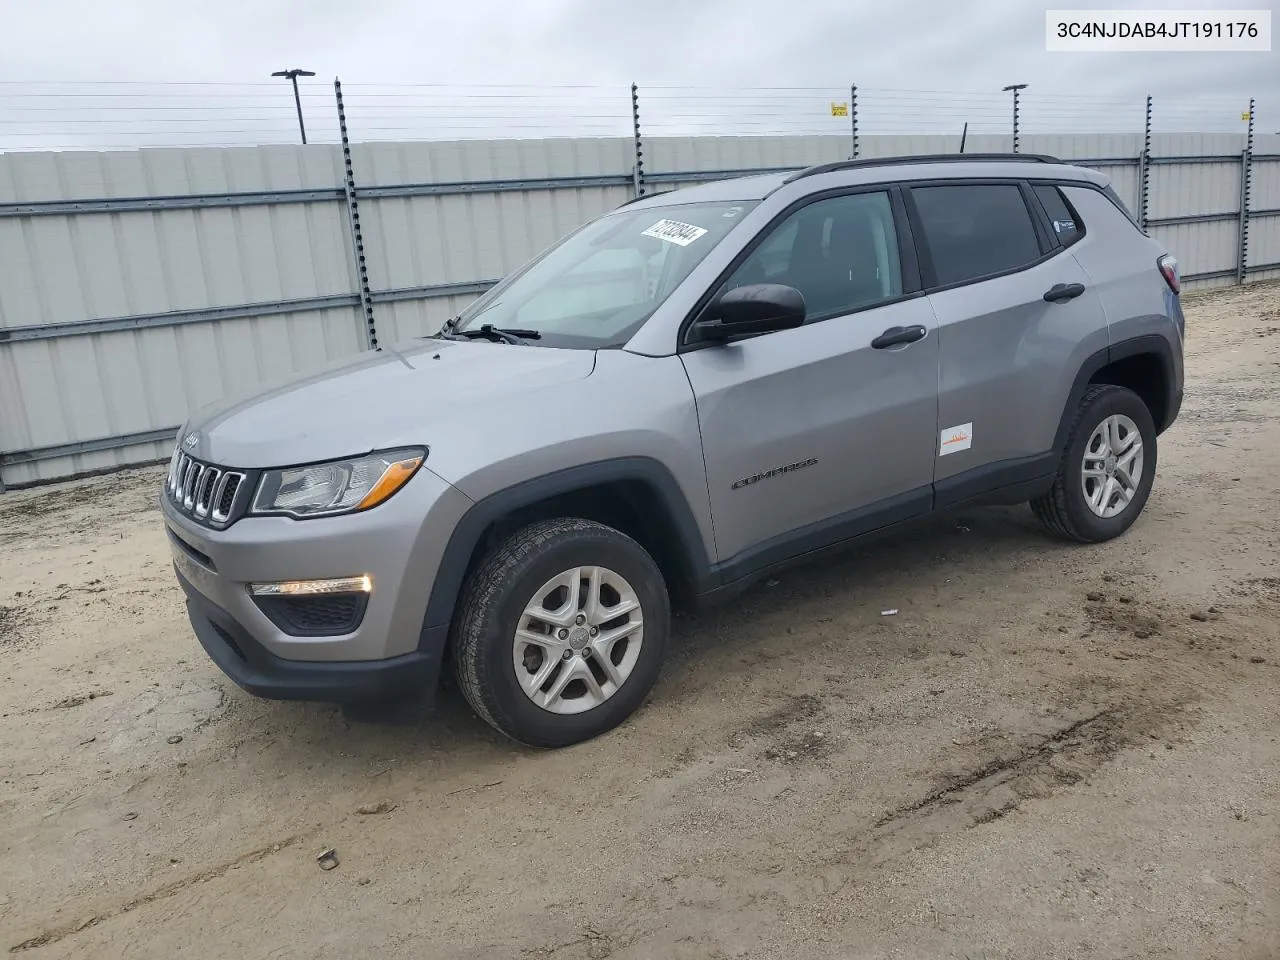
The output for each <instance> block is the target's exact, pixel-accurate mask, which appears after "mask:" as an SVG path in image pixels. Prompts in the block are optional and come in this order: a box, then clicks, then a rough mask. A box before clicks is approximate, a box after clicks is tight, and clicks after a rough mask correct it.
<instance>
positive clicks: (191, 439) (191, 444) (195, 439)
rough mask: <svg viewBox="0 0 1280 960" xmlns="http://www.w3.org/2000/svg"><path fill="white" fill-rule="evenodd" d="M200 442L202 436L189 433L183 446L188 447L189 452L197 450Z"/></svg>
mask: <svg viewBox="0 0 1280 960" xmlns="http://www.w3.org/2000/svg"><path fill="white" fill-rule="evenodd" d="M199 442H200V434H199V433H196V432H195V431H192V432H191V433H188V434H187V435H186V437H184V438H183V441H182V445H183V446H184V447H186V448H187V449H188V450H194V449H195V448H196V445H197V444H198V443H199Z"/></svg>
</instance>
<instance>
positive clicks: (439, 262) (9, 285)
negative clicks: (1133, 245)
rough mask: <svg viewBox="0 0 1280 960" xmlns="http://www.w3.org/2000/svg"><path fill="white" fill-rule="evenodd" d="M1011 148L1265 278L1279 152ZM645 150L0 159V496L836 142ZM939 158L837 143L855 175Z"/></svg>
mask: <svg viewBox="0 0 1280 960" xmlns="http://www.w3.org/2000/svg"><path fill="white" fill-rule="evenodd" d="M1020 146H1021V149H1022V150H1024V151H1026V152H1043V153H1051V154H1054V155H1057V156H1061V157H1064V158H1070V159H1075V160H1077V161H1078V162H1082V163H1084V165H1086V166H1093V167H1096V168H1098V169H1100V170H1102V171H1103V172H1104V173H1106V174H1107V175H1108V176H1110V177H1111V178H1112V181H1113V183H1114V184H1115V186H1116V189H1117V191H1118V192H1119V193H1120V195H1121V196H1122V197H1123V198H1124V200H1125V201H1126V203H1128V204H1129V206H1130V209H1131V210H1133V211H1134V212H1135V213H1137V214H1139V215H1140V216H1143V215H1144V216H1145V218H1146V223H1147V227H1148V229H1149V230H1150V231H1151V233H1152V234H1153V235H1154V236H1156V237H1157V238H1158V239H1160V240H1161V241H1163V242H1164V243H1166V244H1167V245H1168V246H1169V248H1170V249H1171V250H1173V251H1174V252H1175V254H1176V255H1177V256H1178V258H1179V260H1180V262H1181V264H1182V267H1183V270H1184V272H1185V273H1186V274H1187V275H1188V278H1189V279H1190V280H1191V285H1195V284H1196V283H1200V284H1207V283H1237V282H1241V281H1243V280H1246V279H1257V278H1263V277H1272V276H1280V137H1260V138H1258V142H1257V143H1256V144H1255V145H1254V148H1253V150H1252V151H1249V150H1247V149H1246V147H1247V144H1246V139H1245V137H1243V136H1240V135H1234V134H1206V135H1196V136H1193V135H1156V136H1154V137H1153V138H1152V139H1151V141H1150V143H1149V144H1147V145H1144V138H1143V137H1142V136H1139V135H1123V134H1122V135H1106V136H1025V135H1024V136H1023V137H1022V138H1021V141H1020ZM1144 146H1145V147H1146V148H1145V149H1144ZM1008 147H1009V138H1008V137H999V136H990V135H988V136H975V137H970V138H969V143H968V145H967V146H966V150H968V151H973V152H978V151H983V150H996V151H998V150H1007V149H1008ZM643 148H644V152H643V158H644V159H643V166H642V167H640V166H638V165H637V164H636V150H637V144H636V143H635V142H634V141H633V140H632V139H628V138H607V139H549V140H504V141H457V142H435V143H432V142H415V143H400V144H396V143H365V144H354V145H351V146H350V147H349V152H348V153H345V154H344V149H345V147H344V146H343V145H333V144H315V145H310V146H263V147H243V148H226V149H210V148H204V149H201V148H194V149H150V150H141V151H121V152H95V153H13V154H3V155H0V489H3V486H4V485H8V486H10V487H13V486H22V485H26V484H30V483H36V482H40V481H43V480H50V479H56V478H62V477H67V476H73V475H76V474H81V473H86V472H92V471H96V470H103V469H110V468H113V467H117V466H121V465H126V464H134V463H143V462H149V461H154V460H157V459H160V458H163V457H165V456H167V455H168V450H169V447H170V444H171V443H172V441H173V436H174V432H175V431H176V429H177V428H178V425H180V424H181V423H182V421H183V420H184V419H185V418H186V416H187V415H188V413H189V412H191V411H192V410H194V409H195V408H197V407H199V406H200V405H202V404H204V403H206V402H209V401H213V400H216V399H219V398H221V397H224V396H228V395H232V394H236V393H240V392H245V391H251V390H254V389H257V388H259V387H260V386H262V385H264V384H266V383H269V382H271V381H273V380H276V379H278V378H280V377H281V376H284V375H287V374H290V373H292V372H294V371H298V370H302V369H305V368H308V367H313V366H316V365H318V364H322V363H325V362H327V361H330V360H334V359H337V358H340V357H344V356H347V355H350V354H352V353H355V352H358V351H361V350H365V349H368V348H369V347H370V346H371V345H372V344H371V338H373V337H376V341H379V342H381V343H392V342H395V341H397V340H401V339H405V338H410V337H415V336H421V335H423V334H427V333H431V332H433V331H435V330H436V329H438V328H439V326H440V324H441V323H442V322H443V321H444V319H446V318H447V317H449V316H452V315H453V314H455V313H457V312H458V310H459V309H460V308H461V307H462V306H464V305H465V303H466V302H467V301H468V300H469V299H471V298H473V297H474V296H475V295H477V294H478V293H480V292H482V291H483V290H484V289H485V288H486V287H487V286H489V285H490V284H491V283H492V282H494V280H496V279H497V278H498V277H500V276H502V275H503V274H505V273H506V272H508V271H510V270H512V269H514V268H515V267H517V266H519V265H520V264H521V263H522V262H524V261H525V260H527V259H528V258H529V257H530V256H532V255H534V254H536V253H537V252H538V251H540V250H542V249H544V248H545V247H546V246H548V245H549V244H551V243H553V242H554V241H555V240H556V239H557V238H559V237H560V236H562V235H563V234H565V233H566V232H568V231H569V230H571V229H572V228H574V227H576V226H577V225H579V224H581V223H582V222H584V221H585V220H587V219H589V218H591V217H594V216H596V215H598V214H600V213H602V212H605V211H607V210H609V209H611V208H613V207H616V206H617V205H619V204H621V203H622V202H624V201H625V200H627V199H629V198H630V197H632V196H633V195H634V193H635V191H636V190H637V189H638V188H642V189H644V190H646V191H648V192H653V191H654V190H666V189H672V188H674V187H678V186H682V185H686V184H690V183H696V182H701V181H706V180H710V179H719V178H723V177H728V176H734V175H738V174H742V173H748V172H760V171H766V170H777V169H788V168H795V167H800V166H804V165H807V164H811V163H820V162H824V161H829V160H839V159H844V158H846V157H848V156H849V153H850V142H849V138H847V137H837V136H797V137H775V136H769V137H690V138H663V139H654V140H646V141H645V142H644V145H643ZM955 150H956V139H955V138H954V137H941V136H917V137H913V136H864V137H861V138H860V140H859V141H858V152H859V155H860V156H867V157H871V156H890V155H898V154H906V153H939V152H954V151H955ZM348 158H349V163H348ZM1246 202H1247V212H1245V211H1246ZM353 221H354V222H356V223H358V224H359V228H360V229H359V231H358V235H359V236H360V238H361V243H360V245H359V249H357V244H356V242H355V240H354V239H353V238H354V237H355V236H356V235H357V234H356V233H355V232H354V231H353Z"/></svg>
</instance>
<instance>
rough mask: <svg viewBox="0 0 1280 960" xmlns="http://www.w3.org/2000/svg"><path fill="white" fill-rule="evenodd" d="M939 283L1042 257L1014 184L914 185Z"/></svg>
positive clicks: (1028, 213) (1014, 266)
mask: <svg viewBox="0 0 1280 960" xmlns="http://www.w3.org/2000/svg"><path fill="white" fill-rule="evenodd" d="M911 195H912V197H913V198H914V200H915V204H916V210H917V211H919V214H920V226H921V228H922V229H923V231H924V237H925V241H926V242H927V243H928V245H929V253H930V255H931V256H932V258H933V269H934V273H935V275H936V278H937V283H938V285H939V286H947V285H949V284H953V283H964V282H966V281H969V280H977V279H980V278H982V277H989V276H992V275H993V274H997V273H1005V272H1007V271H1010V270H1016V269H1018V268H1019V267H1024V266H1026V265H1027V264H1029V263H1033V262H1035V261H1036V260H1038V259H1040V256H1041V251H1040V241H1039V239H1038V238H1037V237H1036V229H1035V226H1034V225H1033V223H1032V220H1031V211H1030V210H1028V209H1027V204H1026V201H1025V200H1024V199H1023V197H1022V190H1021V189H1020V188H1019V187H1018V185H1017V184H1014V183H1008V184H1004V183H1001V184H956V185H955V186H938V187H913V188H912V190H911Z"/></svg>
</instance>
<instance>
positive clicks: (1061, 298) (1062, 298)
mask: <svg viewBox="0 0 1280 960" xmlns="http://www.w3.org/2000/svg"><path fill="white" fill-rule="evenodd" d="M1082 293H1084V284H1083V283H1055V284H1054V285H1053V286H1052V287H1050V288H1049V289H1048V290H1046V291H1045V292H1044V298H1045V299H1046V300H1048V301H1049V302H1050V303H1066V302H1067V301H1068V300H1074V299H1075V298H1076V297H1078V296H1080V294H1082Z"/></svg>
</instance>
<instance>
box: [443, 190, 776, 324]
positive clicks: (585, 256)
mask: <svg viewBox="0 0 1280 960" xmlns="http://www.w3.org/2000/svg"><path fill="white" fill-rule="evenodd" d="M756 202H757V201H744V202H735V203H723V202H721V203H684V204H679V205H669V206H662V207H646V208H645V209H643V210H628V209H626V208H625V207H624V208H622V209H621V210H619V211H617V212H615V213H612V214H609V215H607V216H604V217H601V218H600V219H598V220H593V221H592V222H590V223H588V224H587V225H586V226H585V227H582V228H581V229H580V230H578V231H577V232H575V233H572V234H570V235H569V236H568V237H566V238H565V239H564V240H562V241H561V242H560V243H559V244H557V245H556V246H554V247H552V248H551V249H550V250H548V251H547V252H546V253H545V254H543V255H542V256H541V257H539V258H538V259H536V260H534V261H533V262H531V263H530V264H529V265H527V266H526V267H525V268H524V269H523V270H521V271H520V272H518V273H516V274H515V275H513V276H512V277H510V278H508V279H507V280H504V281H503V282H502V283H500V284H498V286H496V287H494V288H493V289H492V290H490V291H489V292H488V293H486V294H485V295H484V296H483V297H481V298H480V299H479V300H476V301H475V302H474V303H472V304H471V306H469V307H468V308H467V309H466V310H464V311H463V313H462V315H461V316H460V317H459V319H458V322H457V323H455V324H454V325H453V328H452V329H453V331H454V332H455V333H460V332H465V331H467V330H479V329H480V327H482V326H485V325H492V326H493V327H496V328H498V329H506V330H515V331H517V332H518V333H524V332H536V333H537V334H538V335H539V336H538V337H537V338H536V342H537V343H538V344H539V345H542V346H551V347H585V348H599V347H612V346H621V345H622V344H624V343H626V342H627V340H629V339H630V338H631V336H632V334H634V333H635V331H636V330H638V329H639V328H640V326H641V325H642V324H643V323H644V322H645V321H646V320H648V319H649V317H650V316H652V314H653V312H654V311H655V310H657V309H658V307H659V306H661V304H662V302H663V301H664V300H666V299H667V297H668V296H670V295H671V292H672V291H673V290H675V288H676V287H677V286H678V285H679V284H680V282H681V281H682V280H684V278H685V277H687V276H688V275H689V273H690V271H692V270H693V268H694V267H695V266H697V265H698V263H699V262H700V261H701V260H702V259H703V257H705V256H706V255H707V254H708V253H709V252H710V251H711V249H712V248H713V247H714V246H715V245H716V244H717V243H719V242H720V241H721V240H722V239H724V237H725V236H726V235H727V234H728V233H729V231H730V230H732V229H733V227H734V226H735V225H736V224H737V223H738V221H739V220H741V219H742V217H743V215H744V214H745V213H746V212H747V211H748V210H750V209H751V208H752V207H753V206H755V204H756ZM527 342H529V343H533V342H534V341H533V340H532V339H530V340H529V341H527Z"/></svg>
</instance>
